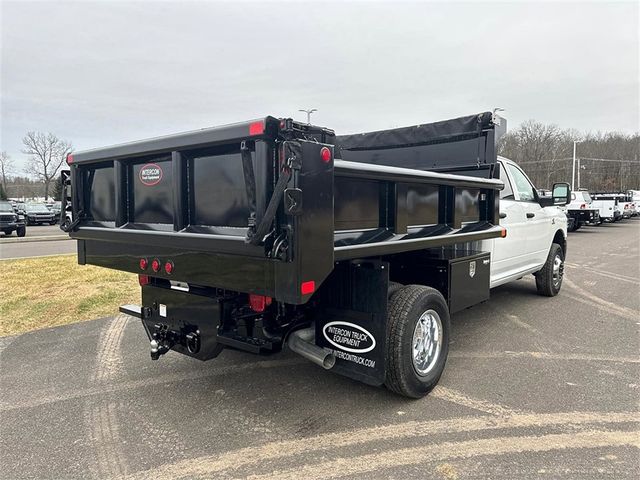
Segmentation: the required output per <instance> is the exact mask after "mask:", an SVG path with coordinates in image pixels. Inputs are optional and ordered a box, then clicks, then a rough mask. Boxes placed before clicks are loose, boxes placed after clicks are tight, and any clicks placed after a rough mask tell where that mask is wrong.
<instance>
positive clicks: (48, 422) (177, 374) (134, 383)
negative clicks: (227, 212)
mask: <svg viewBox="0 0 640 480" xmlns="http://www.w3.org/2000/svg"><path fill="white" fill-rule="evenodd" d="M639 244H640V218H636V219H630V220H626V221H624V222H620V223H617V224H613V225H604V226H602V227H585V228H583V229H581V230H579V231H578V232H575V233H572V234H570V235H569V256H568V259H567V269H566V277H565V282H564V285H563V288H562V291H561V292H560V295H559V296H558V297H555V298H545V297H540V296H538V295H536V294H535V284H534V280H533V277H531V276H529V277H527V278H524V279H522V280H520V281H517V282H514V283H512V284H510V285H506V286H503V287H500V288H497V289H495V290H494V291H492V298H491V300H490V301H489V302H487V303H484V304H481V305H477V306H475V307H473V308H471V309H468V310H466V311H464V312H461V313H460V314H456V315H454V316H453V323H452V325H453V332H452V339H451V348H450V357H449V361H448V364H447V367H446V369H445V373H444V376H443V377H442V379H441V382H440V385H439V386H438V387H437V388H436V389H435V390H434V391H433V392H432V393H431V394H430V395H429V396H428V397H426V398H424V399H422V400H417V401H416V400H407V399H405V398H401V397H399V396H396V395H394V394H392V393H390V392H388V391H386V390H384V389H379V388H372V387H368V386H365V385H363V384H360V383H357V382H354V381H351V380H349V379H347V378H342V377H339V376H337V375H334V374H331V373H330V372H326V371H323V370H322V369H320V368H319V367H316V366H315V365H313V364H311V363H309V362H307V361H305V360H303V359H301V358H300V357H298V356H296V355H295V354H292V353H291V352H287V353H283V354H281V355H278V356H274V357H268V358H257V357H254V356H251V355H249V354H243V353H239V352H233V351H225V352H223V353H222V355H221V356H220V357H218V358H217V359H216V360H213V361H211V362H206V363H203V362H199V361H197V360H191V359H189V358H186V357H183V356H181V355H178V354H175V353H170V354H168V355H166V356H165V357H163V358H162V359H161V360H159V361H158V362H152V361H151V360H150V359H149V354H148V342H147V338H146V335H145V334H144V332H143V329H142V327H141V326H140V324H139V322H138V321H136V320H134V319H130V318H128V317H125V316H117V317H114V318H108V319H101V320H95V321H90V322H85V323H80V324H75V325H71V326H67V327H60V328H55V329H48V330H41V331H36V332H33V333H29V334H25V335H22V336H18V337H12V338H5V339H0V349H1V353H0V361H1V365H2V369H1V377H0V378H1V383H0V411H1V412H2V422H1V423H0V428H1V429H2V435H0V442H1V444H0V451H1V452H2V455H0V472H1V473H0V476H1V477H2V478H10V479H11V478H56V479H58V478H88V477H92V478H122V477H125V478H132V479H147V478H151V477H153V478H245V477H250V478H255V479H262V478H285V479H300V478H304V479H324V478H335V477H343V478H349V479H372V478H394V479H402V478H420V479H422V478H433V479H448V480H450V479H457V478H460V479H462V478H508V479H515V478H526V479H529V478H572V479H573V478H576V479H584V478H594V479H595V478H598V479H599V478H615V479H626V478H629V479H631V478H634V479H635V478H637V473H638V471H640V455H639V453H640V450H639V448H640V406H639V399H640V356H639V353H638V352H639V351H640V342H639V339H640V336H639V333H640V295H638V293H639V290H640V252H639ZM70 294H72V292H70ZM116 308H117V305H114V311H115V310H116Z"/></svg>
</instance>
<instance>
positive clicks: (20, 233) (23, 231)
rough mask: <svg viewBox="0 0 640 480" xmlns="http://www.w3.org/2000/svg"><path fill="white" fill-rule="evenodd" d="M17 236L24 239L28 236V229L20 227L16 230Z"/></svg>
mask: <svg viewBox="0 0 640 480" xmlns="http://www.w3.org/2000/svg"><path fill="white" fill-rule="evenodd" d="M16 234H17V235H18V236H19V237H24V236H25V235H26V234H27V227H18V229H17V230H16Z"/></svg>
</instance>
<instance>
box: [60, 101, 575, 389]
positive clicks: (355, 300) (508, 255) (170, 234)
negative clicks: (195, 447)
mask: <svg viewBox="0 0 640 480" xmlns="http://www.w3.org/2000/svg"><path fill="white" fill-rule="evenodd" d="M499 123H500V119H498V118H497V117H494V116H493V115H492V114H491V113H490V112H485V113H481V114H478V115H471V116H468V117H461V118H457V119H453V120H447V121H443V122H436V123H432V124H423V125H418V126H412V127H406V128H398V129H393V130H384V131H378V132H369V133H362V134H355V135H343V136H337V135H335V133H334V132H333V131H332V130H330V129H328V128H324V127H317V126H312V125H306V124H301V123H298V122H295V121H293V120H291V119H287V118H274V117H265V118H262V119H258V120H253V121H248V122H242V123H238V124H233V125H227V126H223V127H217V128H210V129H204V130H199V131H195V132H187V133H183V134H178V135H172V136H168V137H161V138H156V139H152V140H145V141H140V142H133V143H128V144H124V145H119V146H114V147H108V148H104V149H96V150H90V151H86V152H79V153H75V154H73V155H72V156H69V158H68V161H67V163H68V164H69V165H70V173H69V181H68V182H67V185H66V187H67V188H65V195H64V200H63V205H62V211H67V204H68V203H69V202H70V204H71V207H72V208H71V210H72V218H73V222H71V223H70V224H66V225H64V224H63V229H64V230H66V231H69V233H70V235H71V237H72V238H75V239H76V240H78V261H79V263H80V264H94V265H99V266H103V267H107V268H115V269H119V270H124V271H129V272H134V273H137V274H138V275H139V280H140V285H141V286H142V305H140V306H137V305H125V306H122V307H121V311H122V312H125V313H127V314H129V315H132V316H135V317H138V318H140V319H141V320H142V324H143V326H144V328H145V330H146V332H147V334H148V337H149V341H150V342H149V346H150V354H151V358H152V359H158V358H159V357H160V356H161V355H163V354H165V353H167V352H169V351H176V352H179V353H182V354H185V355H188V356H191V357H194V358H197V359H200V360H208V359H211V358H214V357H216V356H217V355H219V354H220V353H221V352H222V351H223V349H225V348H234V349H239V350H243V351H247V352H251V353H255V354H261V355H268V354H273V353H276V352H278V351H280V350H281V349H282V348H283V347H284V346H285V345H287V346H288V347H289V348H290V349H291V350H293V351H294V352H296V353H298V354H300V355H302V356H304V357H305V358H307V359H309V360H311V361H313V362H314V363H316V364H318V365H320V366H322V367H323V368H325V369H331V370H332V371H334V372H336V373H339V374H342V375H345V376H348V377H350V378H353V379H356V380H359V381H362V382H366V383H368V384H371V385H383V384H384V385H386V386H387V387H388V388H389V389H391V390H393V391H395V392H397V393H399V394H402V395H406V396H409V397H416V398H417V397H421V396H423V395H425V394H426V393H428V392H429V391H430V390H431V389H432V388H433V387H434V386H435V385H436V383H437V382H438V379H439V378H440V375H441V374H442V371H443V369H444V366H445V362H446V358H447V353H448V348H449V332H450V328H451V326H450V314H451V313H452V312H456V311H459V310H462V309H464V308H468V307H471V306H473V305H475V304H477V303H479V302H482V301H485V300H487V299H488V298H489V291H490V288H491V287H494V286H497V285H500V284H502V283H505V282H508V281H510V280H514V279H517V278H520V277H522V276H523V275H526V274H529V273H533V274H535V276H536V285H537V290H538V292H539V293H540V294H542V295H545V296H553V295H556V294H557V293H558V292H559V290H560V287H561V285H562V277H563V265H564V258H565V253H566V217H565V216H564V214H563V213H562V212H560V211H559V210H558V208H557V207H556V206H557V205H565V204H566V203H567V202H568V201H569V194H570V192H569V187H568V184H565V183H560V184H556V185H554V187H553V193H552V196H551V197H548V198H540V197H538V195H537V193H536V190H535V189H534V188H533V186H532V185H531V182H530V181H529V180H528V178H527V176H526V175H525V174H524V172H522V171H521V170H520V169H519V167H518V166H517V165H515V164H514V163H513V162H510V161H508V160H506V159H500V160H498V158H497V156H496V150H495V145H496V140H497V137H498V133H499V131H500V130H504V123H503V124H502V127H501V126H500V125H499ZM65 178H66V175H65ZM68 187H70V191H69V188H68ZM501 197H502V198H501ZM501 217H503V218H501ZM501 222H504V223H503V224H502V225H501V224H500V223H501Z"/></svg>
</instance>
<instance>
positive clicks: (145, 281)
mask: <svg viewBox="0 0 640 480" xmlns="http://www.w3.org/2000/svg"><path fill="white" fill-rule="evenodd" d="M138 283H139V284H140V286H141V287H144V286H145V285H149V284H150V283H151V277H150V276H149V275H142V274H140V275H138Z"/></svg>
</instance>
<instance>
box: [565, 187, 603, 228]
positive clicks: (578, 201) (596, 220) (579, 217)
mask: <svg viewBox="0 0 640 480" xmlns="http://www.w3.org/2000/svg"><path fill="white" fill-rule="evenodd" d="M566 212H567V215H569V216H570V217H572V218H573V219H574V224H573V225H574V228H573V230H570V231H575V230H578V229H579V228H580V227H582V226H583V225H585V224H591V225H599V224H600V223H602V220H600V210H599V209H598V208H593V207H592V206H591V197H590V196H589V192H587V191H584V190H579V191H577V192H575V191H574V192H571V202H570V203H569V204H568V205H567V207H566Z"/></svg>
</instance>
